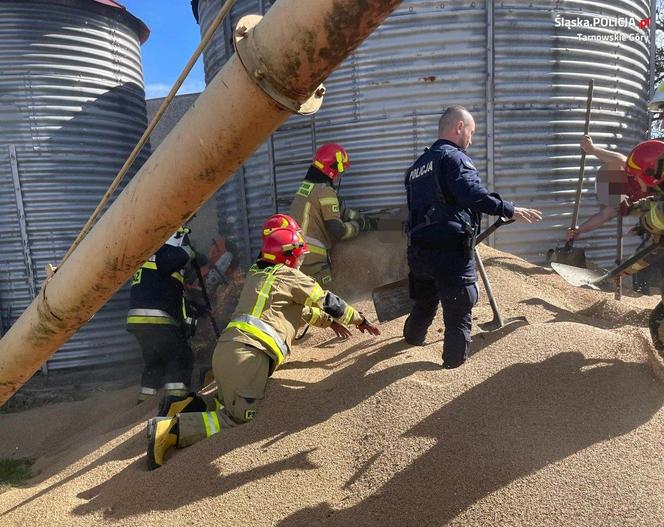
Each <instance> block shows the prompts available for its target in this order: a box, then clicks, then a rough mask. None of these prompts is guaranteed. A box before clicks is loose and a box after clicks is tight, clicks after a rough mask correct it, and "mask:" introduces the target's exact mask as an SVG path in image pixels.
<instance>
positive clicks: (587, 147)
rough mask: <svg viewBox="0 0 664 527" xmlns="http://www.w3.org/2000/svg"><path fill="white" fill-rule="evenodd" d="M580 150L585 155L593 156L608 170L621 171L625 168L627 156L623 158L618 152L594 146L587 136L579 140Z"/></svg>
mask: <svg viewBox="0 0 664 527" xmlns="http://www.w3.org/2000/svg"><path fill="white" fill-rule="evenodd" d="M581 149H582V150H583V151H584V152H585V153H586V154H589V155H592V156H595V157H596V158H597V159H599V160H600V161H601V162H602V163H604V164H605V165H606V168H608V169H609V170H623V169H624V168H625V163H626V162H627V156H624V155H623V154H621V153H620V152H612V151H611V150H606V149H604V148H600V147H598V146H595V144H594V143H593V140H592V138H591V137H590V136H589V135H584V136H583V138H582V139H581Z"/></svg>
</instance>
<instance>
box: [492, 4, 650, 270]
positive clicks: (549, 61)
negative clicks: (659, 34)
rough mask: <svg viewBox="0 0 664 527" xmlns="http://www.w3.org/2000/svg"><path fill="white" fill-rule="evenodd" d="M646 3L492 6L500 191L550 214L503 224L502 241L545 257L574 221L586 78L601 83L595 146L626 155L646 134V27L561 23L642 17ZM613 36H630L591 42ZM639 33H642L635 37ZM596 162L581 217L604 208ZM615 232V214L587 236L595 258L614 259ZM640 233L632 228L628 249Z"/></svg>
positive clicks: (590, 163)
mask: <svg viewBox="0 0 664 527" xmlns="http://www.w3.org/2000/svg"><path fill="white" fill-rule="evenodd" d="M649 3H650V2H649V1H648V0H627V1H624V0H623V1H619V0H616V1H612V2H604V1H598V2H592V1H549V2H509V1H505V2H500V3H497V4H496V7H495V12H494V19H495V44H494V46H495V95H494V97H495V108H496V112H495V189H496V191H498V192H499V193H501V194H502V195H505V196H509V197H512V196H514V197H515V199H516V200H517V201H518V202H519V204H522V205H524V206H533V207H537V208H539V209H541V210H543V211H544V212H545V214H546V218H545V220H544V221H543V222H542V223H540V224H538V225H536V226H526V225H518V224H517V225H513V226H510V227H509V228H505V229H502V230H500V231H499V232H498V233H497V234H496V238H497V239H496V246H497V247H499V248H501V249H506V250H509V251H510V252H514V253H516V254H520V255H523V256H525V257H527V258H528V259H530V260H533V261H542V260H543V258H544V253H545V251H546V250H547V249H548V248H549V247H554V246H555V245H556V243H557V242H560V240H561V238H562V237H563V235H564V232H565V229H566V228H567V227H569V226H570V222H571V216H572V210H573V201H574V197H575V188H576V180H577V179H578V174H579V161H580V150H579V140H580V138H581V134H582V133H583V128H584V119H585V111H586V94H587V85H588V80H589V79H590V78H593V79H594V81H595V89H594V101H593V108H592V117H591V124H590V133H591V135H592V137H593V139H594V141H595V144H596V145H597V146H601V147H604V148H609V149H610V150H617V151H619V152H622V153H624V154H627V153H628V152H629V151H630V149H631V148H632V147H633V146H634V145H635V144H636V143H638V142H639V141H641V140H643V139H645V138H646V134H647V129H648V126H649V117H648V113H647V110H646V106H645V102H646V100H647V98H648V93H649V85H648V84H649V73H650V72H649V66H650V63H649V55H650V51H649V38H648V37H649V31H647V30H645V31H644V30H640V29H639V28H638V27H635V28H629V27H625V28H621V27H610V28H603V27H582V28H573V27H572V28H567V27H565V25H563V22H564V21H566V20H567V21H572V20H576V19H577V18H578V19H580V20H586V21H588V22H592V20H593V18H595V17H600V18H601V19H603V20H605V21H607V23H608V22H610V21H613V20H617V19H618V18H619V17H622V18H623V19H625V20H629V19H634V20H636V21H638V20H641V19H644V18H647V17H648V16H649V11H650V7H649ZM579 34H581V35H582V37H581V38H579ZM612 35H624V36H625V37H626V40H625V41H618V42H615V41H613V42H612V41H607V40H594V39H596V38H605V37H609V36H612ZM641 36H643V37H645V39H643V40H642V39H640V38H636V37H641ZM585 37H587V38H589V39H593V40H589V39H587V38H585ZM632 38H636V40H631V39H632ZM598 168H599V161H598V160H597V158H595V157H594V156H588V157H587V161H586V180H585V185H584V193H583V197H582V202H581V203H582V205H581V217H580V222H581V221H584V220H585V219H587V217H588V216H590V215H592V214H593V213H595V212H597V211H598V210H599V208H600V207H601V205H600V204H599V203H598V201H597V199H596V197H595V193H594V188H595V174H596V172H597V169H598ZM631 221H632V220H626V223H631ZM615 240H616V223H615V221H614V222H610V223H608V224H607V225H606V226H605V227H603V228H602V229H600V230H598V231H595V232H594V233H593V235H592V236H588V241H587V242H584V243H585V244H586V246H587V247H588V248H589V249H590V250H589V251H588V254H589V255H590V256H591V258H592V259H593V260H594V261H597V262H601V263H603V264H606V265H610V264H611V263H612V262H613V260H614V259H615V250H616V249H615ZM639 241H640V240H639V239H638V238H637V237H635V236H626V237H625V254H630V252H632V251H633V250H634V249H635V248H636V246H637V243H638V242H639ZM578 245H580V246H581V245H582V242H581V241H579V242H578Z"/></svg>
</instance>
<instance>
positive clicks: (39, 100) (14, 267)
mask: <svg viewBox="0 0 664 527" xmlns="http://www.w3.org/2000/svg"><path fill="white" fill-rule="evenodd" d="M70 4H71V5H70ZM73 4H74V2H68V3H65V2H57V1H56V2H53V3H50V2H44V1H41V2H28V1H25V2H7V1H3V2H0V123H2V126H1V127H0V181H1V182H2V192H1V196H2V197H1V198H0V228H2V233H3V234H2V239H3V242H4V240H5V239H8V240H10V244H9V246H10V250H9V251H8V252H5V251H4V250H3V252H2V254H0V268H2V269H3V270H4V269H7V268H8V269H9V270H10V273H4V272H3V273H2V275H0V305H1V306H2V310H3V313H4V314H6V313H7V312H8V310H10V309H11V314H10V316H9V319H10V321H12V322H13V321H14V320H15V319H16V318H17V317H18V316H19V315H20V314H21V312H22V311H23V310H24V309H25V308H26V307H27V305H28V304H29V302H30V300H31V298H30V294H29V286H28V284H27V275H26V272H25V261H24V259H23V255H22V253H21V245H20V232H19V229H18V220H17V208H16V199H15V195H14V189H13V185H12V173H11V168H10V165H9V162H8V158H7V154H6V152H7V148H8V145H14V146H15V147H16V152H17V158H18V180H19V183H20V190H21V194H22V199H23V202H24V206H25V214H26V218H27V233H28V238H29V245H30V251H31V255H32V259H33V262H34V270H35V273H36V278H37V286H38V287H39V285H40V284H41V283H42V282H43V280H44V279H45V273H44V268H45V266H46V264H47V263H53V264H56V263H58V262H59V261H60V259H61V258H62V256H63V255H64V253H65V251H66V249H67V248H68V247H69V245H70V244H71V242H72V241H73V240H74V238H75V237H76V235H77V234H78V232H79V231H80V229H81V227H82V226H83V224H84V223H85V221H86V220H87V218H88V217H89V216H90V214H91V213H92V211H93V210H94V208H95V207H96V205H97V203H98V202H99V199H100V198H101V196H102V195H103V193H104V192H105V190H106V189H107V188H108V186H109V184H110V183H111V181H112V180H113V178H114V177H115V175H116V173H117V171H118V170H119V169H120V167H121V166H122V164H123V162H124V160H125V159H126V158H127V156H128V155H129V153H130V152H131V150H132V147H133V145H134V144H135V143H136V141H137V140H138V138H139V137H140V135H141V133H142V132H143V130H144V129H145V126H146V117H145V95H144V91H143V76H142V67H141V61H140V46H139V42H138V36H137V34H136V31H135V30H134V29H133V28H131V27H129V26H127V25H126V24H125V23H124V18H125V17H124V15H123V13H122V12H121V11H119V10H116V9H112V8H108V9H106V8H104V9H103V13H102V12H100V11H99V10H98V9H93V10H81V9H80V8H77V7H76V6H74V5H73ZM46 6H48V9H46ZM145 157H146V155H145V153H144V155H142V156H141V158H140V159H139V160H138V162H137V163H136V167H138V166H140V164H141V163H142V162H143V160H144V159H145ZM134 170H135V169H134ZM130 175H131V174H130ZM7 183H9V185H7ZM17 234H18V237H17ZM3 245H4V243H3ZM127 305H128V289H127V288H126V287H125V288H123V289H122V290H121V291H120V292H119V293H118V294H117V295H115V296H114V297H113V298H112V299H111V300H110V301H109V302H108V304H107V305H106V306H105V307H104V308H103V309H102V310H101V311H100V312H99V313H98V314H97V315H95V317H94V318H93V319H92V320H91V321H90V322H89V323H88V324H87V325H86V326H85V327H84V328H83V329H82V330H81V331H79V332H78V333H77V334H76V335H75V336H74V337H73V338H72V339H71V340H70V341H69V342H68V343H67V344H65V345H64V346H63V347H62V349H61V350H59V351H58V352H57V353H56V354H55V355H54V357H53V358H52V359H51V360H50V361H49V363H48V366H49V368H52V369H60V368H71V367H78V366H87V365H96V364H106V363H109V362H121V361H126V360H128V359H131V358H135V357H137V356H138V354H137V347H136V345H135V343H134V340H133V338H132V337H131V335H129V334H128V333H127V332H126V331H125V329H124V318H125V317H126V310H127Z"/></svg>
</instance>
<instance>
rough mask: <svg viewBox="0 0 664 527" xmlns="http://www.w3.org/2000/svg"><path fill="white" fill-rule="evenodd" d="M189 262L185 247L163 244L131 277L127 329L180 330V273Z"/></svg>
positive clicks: (181, 288) (181, 313)
mask: <svg viewBox="0 0 664 527" xmlns="http://www.w3.org/2000/svg"><path fill="white" fill-rule="evenodd" d="M189 258H190V253H189V252H188V251H187V250H186V249H185V248H184V247H175V246H173V245H169V244H166V245H163V246H162V247H161V248H160V249H159V250H158V251H157V252H156V254H154V255H153V256H151V257H150V259H149V260H148V261H147V262H145V263H144V264H143V265H142V266H141V268H140V269H139V270H138V271H136V273H134V277H133V279H132V281H131V290H130V293H129V313H128V314H127V326H132V325H134V324H159V325H164V324H166V325H174V326H182V324H183V322H184V319H185V318H186V316H187V315H186V312H185V307H184V276H183V271H182V269H183V267H184V266H185V265H186V264H187V262H188V261H189Z"/></svg>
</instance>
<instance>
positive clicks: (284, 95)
mask: <svg viewBox="0 0 664 527" xmlns="http://www.w3.org/2000/svg"><path fill="white" fill-rule="evenodd" d="M400 1H401V0H307V2H306V6H305V7H303V5H302V4H303V2H302V1H301V0H278V1H277V2H276V3H275V4H274V6H272V8H271V9H270V10H269V11H268V13H267V14H266V15H265V17H264V18H263V19H262V20H261V21H260V23H258V25H256V26H255V27H252V24H253V23H255V22H256V20H255V19H254V20H253V21H249V23H247V24H245V30H240V31H238V43H237V45H238V53H236V54H235V55H233V56H232V57H231V58H230V60H229V61H228V62H227V63H226V64H225V65H224V67H223V68H222V70H221V71H220V72H219V73H218V74H217V75H216V77H215V78H214V79H213V80H212V82H211V83H210V85H209V86H208V87H207V88H206V89H205V91H204V92H203V93H202V94H201V95H200V96H199V98H198V99H197V100H196V102H195V103H194V104H193V106H192V107H191V108H190V109H189V111H188V112H187V113H186V114H185V115H184V117H183V118H182V119H181V120H180V122H179V123H178V124H177V125H176V126H175V128H174V129H173V130H172V131H171V133H170V134H169V135H168V137H166V139H165V140H164V141H163V143H162V144H161V145H160V146H159V147H158V148H157V150H155V152H154V153H153V154H152V156H151V157H150V158H149V159H148V160H147V161H146V163H145V164H144V165H143V167H142V168H141V169H140V170H139V172H138V173H137V174H136V176H134V178H133V180H132V181H131V182H130V183H129V185H127V187H126V189H125V190H124V191H123V192H122V194H121V195H120V196H119V197H118V199H117V200H116V201H115V203H114V204H113V205H112V206H111V207H110V208H109V210H108V211H107V212H106V213H105V214H104V215H103V216H102V217H101V218H100V219H99V221H98V222H97V224H96V225H95V226H94V228H93V229H92V230H91V231H90V233H89V234H88V235H87V236H86V238H85V239H84V240H83V241H82V242H81V244H80V245H79V246H78V247H77V249H76V250H75V251H74V252H73V253H72V254H71V255H70V256H69V258H68V259H67V261H66V262H65V263H64V264H63V265H62V266H61V267H60V268H59V269H58V271H57V272H56V273H55V275H54V276H53V277H52V278H51V279H50V280H49V281H48V282H47V283H46V285H45V286H44V287H43V288H42V290H41V292H40V294H39V295H38V296H37V298H36V299H35V300H34V301H33V302H32V304H31V305H30V306H29V307H28V308H27V309H26V311H25V312H24V313H23V314H22V315H21V317H20V318H19V319H18V320H17V321H16V322H15V323H14V325H13V326H12V327H11V328H10V330H9V331H8V332H7V333H6V334H5V335H4V337H3V338H2V340H0V405H2V404H4V403H5V402H6V401H7V400H8V399H9V398H10V397H11V396H12V395H13V394H14V393H15V392H16V391H17V390H18V389H19V388H20V387H21V386H22V385H23V384H24V383H25V382H26V381H27V380H28V379H29V378H30V377H31V376H32V374H33V373H34V372H35V371H37V369H38V368H39V367H40V366H41V364H43V363H44V362H45V361H46V360H47V359H48V358H49V357H50V356H51V355H52V354H53V353H54V352H55V351H56V350H57V349H58V348H59V347H60V346H61V345H62V344H63V343H64V342H66V341H67V339H69V338H70V337H71V336H72V335H73V334H74V333H75V332H76V331H77V330H78V329H79V328H80V327H81V326H82V325H83V324H85V322H86V321H88V320H89V319H90V318H91V317H92V316H93V315H94V314H95V313H96V312H97V311H98V310H99V309H100V308H101V307H102V306H103V305H104V303H105V302H107V301H108V299H109V298H110V297H111V296H112V295H113V294H114V293H115V292H116V291H117V290H118V289H119V288H120V287H121V286H122V285H123V284H124V283H125V282H126V281H127V279H128V278H129V277H130V276H131V275H132V273H133V272H134V271H135V270H136V269H137V268H138V267H140V266H141V264H142V263H143V262H144V261H145V260H146V259H147V258H148V257H149V256H150V255H151V254H154V252H155V251H156V250H157V249H158V248H159V247H160V246H161V245H162V243H163V242H164V241H165V240H166V239H168V237H169V236H170V235H171V234H172V233H173V232H174V231H175V230H176V229H177V228H178V227H179V226H180V225H182V223H184V222H185V221H186V220H187V219H189V218H190V217H191V215H192V214H193V213H194V212H195V211H196V210H198V208H199V207H200V206H201V205H202V204H203V203H205V201H206V200H207V199H209V198H210V197H211V196H212V195H213V194H214V193H215V192H216V191H217V189H218V188H219V187H220V186H221V185H223V183H224V182H225V181H226V180H227V179H228V178H229V177H230V176H231V175H232V174H233V172H235V170H237V169H238V168H239V167H240V165H241V164H242V163H243V162H244V161H245V160H246V159H247V158H248V157H249V156H250V155H251V154H252V153H253V152H254V151H255V150H256V149H257V148H258V147H259V146H260V145H261V143H263V141H265V140H266V139H267V138H268V137H269V135H270V134H271V133H272V132H274V131H275V130H276V129H277V128H278V127H279V125H280V124H282V123H283V122H284V121H285V120H286V118H287V117H288V116H289V115H291V114H292V113H293V111H298V110H299V111H300V112H302V113H307V112H311V111H315V109H316V108H317V106H319V105H320V99H321V98H322V95H323V93H324V90H323V89H321V88H320V84H321V82H322V81H323V80H324V79H325V78H326V77H327V76H328V75H329V74H330V73H331V72H332V71H333V70H334V68H335V67H336V66H338V65H339V64H340V63H341V62H342V61H343V60H344V59H345V58H346V57H347V56H348V55H349V54H350V52H351V51H353V50H354V49H355V48H356V47H357V46H358V45H359V44H360V43H361V42H362V41H363V40H364V39H365V38H366V37H367V36H368V35H369V34H371V32H372V31H373V30H374V29H375V28H376V27H377V26H378V25H380V23H381V22H382V21H383V20H384V19H385V18H386V17H387V16H388V15H389V14H390V12H391V11H392V10H393V9H394V8H396V6H397V5H398V4H399V3H400ZM242 25H243V23H242V21H241V22H240V24H239V26H242ZM240 29H241V28H240ZM240 57H241V59H240Z"/></svg>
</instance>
